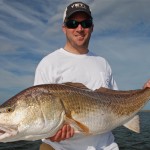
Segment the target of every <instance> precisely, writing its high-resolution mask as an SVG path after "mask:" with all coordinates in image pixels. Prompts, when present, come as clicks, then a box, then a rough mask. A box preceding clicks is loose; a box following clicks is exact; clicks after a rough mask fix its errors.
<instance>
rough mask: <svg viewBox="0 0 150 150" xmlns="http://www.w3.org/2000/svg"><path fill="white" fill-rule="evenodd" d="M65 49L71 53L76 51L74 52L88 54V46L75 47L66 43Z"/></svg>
mask: <svg viewBox="0 0 150 150" xmlns="http://www.w3.org/2000/svg"><path fill="white" fill-rule="evenodd" d="M64 49H65V50H66V51H68V52H70V53H74V54H79V55H81V54H87V53H88V51H89V50H88V48H82V47H81V48H73V47H70V46H68V45H65V47H64Z"/></svg>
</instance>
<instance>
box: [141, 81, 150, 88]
mask: <svg viewBox="0 0 150 150" xmlns="http://www.w3.org/2000/svg"><path fill="white" fill-rule="evenodd" d="M147 87H148V88H150V79H149V80H148V81H147V82H146V83H145V84H144V86H143V88H144V89H145V88H147Z"/></svg>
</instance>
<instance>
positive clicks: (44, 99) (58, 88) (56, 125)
mask: <svg viewBox="0 0 150 150" xmlns="http://www.w3.org/2000/svg"><path fill="white" fill-rule="evenodd" d="M149 98H150V89H149V88H146V89H141V90H132V91H114V90H109V89H106V88H100V89H98V90H95V91H92V90H89V89H87V88H86V87H84V86H83V85H81V84H73V83H67V84H46V85H38V86H33V87H30V88H28V89H26V90H24V91H22V92H20V93H19V94H17V95H15V96H14V97H12V98H11V99H9V100H8V101H6V102H5V103H4V104H2V105H1V106H0V141H1V142H11V141H18V140H38V139H42V138H47V137H51V136H53V135H54V134H55V133H56V132H57V131H58V130H59V129H60V128H61V127H62V126H63V124H64V123H69V124H70V125H71V126H73V127H74V128H75V130H76V132H77V133H83V134H85V136H87V135H90V134H102V133H105V132H108V131H111V130H113V129H114V128H116V127H118V126H120V125H124V126H126V127H128V128H130V129H131V130H134V131H136V132H139V122H138V117H137V116H136V113H137V112H139V111H140V110H141V109H142V107H143V106H144V105H145V104H146V103H147V102H148V100H149Z"/></svg>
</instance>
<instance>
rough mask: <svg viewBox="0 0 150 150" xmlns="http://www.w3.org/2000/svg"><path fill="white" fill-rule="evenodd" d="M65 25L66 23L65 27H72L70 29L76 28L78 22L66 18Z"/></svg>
mask: <svg viewBox="0 0 150 150" xmlns="http://www.w3.org/2000/svg"><path fill="white" fill-rule="evenodd" d="M65 25H66V27H67V28H72V29H74V28H76V27H77V26H78V25H79V23H78V22H77V21H75V20H68V21H67V22H66V23H65Z"/></svg>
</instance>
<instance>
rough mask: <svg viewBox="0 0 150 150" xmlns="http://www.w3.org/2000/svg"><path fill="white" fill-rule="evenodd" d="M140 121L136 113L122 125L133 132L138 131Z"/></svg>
mask: <svg viewBox="0 0 150 150" xmlns="http://www.w3.org/2000/svg"><path fill="white" fill-rule="evenodd" d="M139 124H140V121H139V116H138V115H136V116H134V118H132V119H131V120H129V121H128V122H127V123H126V124H124V126H125V127H126V128H128V129H130V130H132V131H134V132H137V133H140V125H139Z"/></svg>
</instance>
